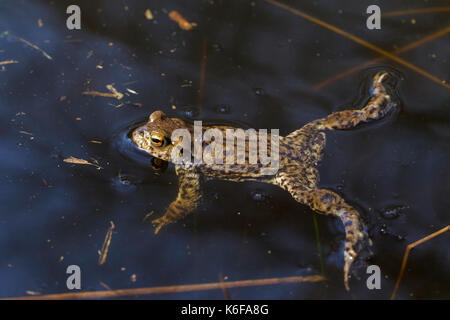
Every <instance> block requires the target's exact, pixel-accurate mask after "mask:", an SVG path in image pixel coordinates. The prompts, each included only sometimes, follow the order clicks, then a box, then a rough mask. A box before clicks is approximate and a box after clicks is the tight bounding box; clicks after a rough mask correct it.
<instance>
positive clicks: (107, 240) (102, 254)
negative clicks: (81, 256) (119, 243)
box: [98, 221, 116, 265]
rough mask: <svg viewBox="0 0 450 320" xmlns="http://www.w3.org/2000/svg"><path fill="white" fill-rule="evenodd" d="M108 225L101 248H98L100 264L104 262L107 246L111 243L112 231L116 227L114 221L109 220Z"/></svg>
mask: <svg viewBox="0 0 450 320" xmlns="http://www.w3.org/2000/svg"><path fill="white" fill-rule="evenodd" d="M110 224H111V225H110V226H109V229H108V232H107V233H106V237H105V241H103V245H102V249H101V250H100V257H99V258H98V264H99V265H102V264H104V263H105V262H106V257H107V256H108V250H109V246H110V244H111V238H112V232H113V230H114V228H115V227H116V226H115V225H114V222H112V221H110Z"/></svg>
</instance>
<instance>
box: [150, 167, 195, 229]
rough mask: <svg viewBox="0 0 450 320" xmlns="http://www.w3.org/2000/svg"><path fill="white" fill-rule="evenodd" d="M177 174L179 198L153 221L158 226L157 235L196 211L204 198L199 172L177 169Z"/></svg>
mask: <svg viewBox="0 0 450 320" xmlns="http://www.w3.org/2000/svg"><path fill="white" fill-rule="evenodd" d="M176 173H177V176H178V195H177V198H176V199H175V201H173V202H172V203H171V204H170V205H169V207H168V208H167V210H166V213H165V214H164V215H163V216H162V217H161V218H158V219H155V220H153V221H152V223H153V224H155V225H156V229H155V234H157V233H158V232H159V230H161V228H162V227H164V226H165V225H167V224H170V223H174V222H176V221H178V220H179V219H182V218H184V217H185V216H187V215H188V214H189V213H191V212H192V211H194V210H195V209H196V208H197V205H198V203H199V201H200V199H201V197H202V195H201V192H200V176H199V173H198V172H196V171H194V170H185V169H182V168H180V167H176Z"/></svg>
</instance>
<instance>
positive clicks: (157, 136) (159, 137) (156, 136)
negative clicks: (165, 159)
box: [151, 131, 164, 147]
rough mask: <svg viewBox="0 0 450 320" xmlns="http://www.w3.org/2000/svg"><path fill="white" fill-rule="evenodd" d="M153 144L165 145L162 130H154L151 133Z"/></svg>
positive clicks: (157, 145) (156, 145)
mask: <svg viewBox="0 0 450 320" xmlns="http://www.w3.org/2000/svg"><path fill="white" fill-rule="evenodd" d="M151 140H152V145H154V146H155V147H162V146H163V145H164V135H163V134H162V133H160V132H155V131H153V132H152V133H151Z"/></svg>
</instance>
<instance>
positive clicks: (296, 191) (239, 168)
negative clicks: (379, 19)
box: [132, 72, 396, 290]
mask: <svg viewBox="0 0 450 320" xmlns="http://www.w3.org/2000/svg"><path fill="white" fill-rule="evenodd" d="M387 77H389V74H388V73H386V72H379V73H377V74H375V75H374V77H373V81H372V86H371V88H370V98H369V100H368V102H367V104H366V105H365V106H364V107H363V108H362V109H360V110H345V111H340V112H335V113H332V114H330V115H329V116H327V117H325V118H322V119H318V120H314V121H312V122H310V123H308V124H306V125H304V126H303V127H302V128H300V129H298V130H296V131H294V132H292V133H290V134H288V135H287V136H285V137H279V141H278V153H279V163H278V170H277V171H276V172H274V173H273V174H269V175H268V174H267V173H263V169H265V168H266V167H267V166H268V164H262V163H261V162H258V163H254V164H251V163H249V161H248V160H249V152H250V151H251V147H249V146H248V144H249V143H248V144H246V149H245V160H246V162H245V163H244V164H236V163H227V162H226V161H223V163H217V162H216V163H206V161H201V162H198V163H195V162H194V161H187V162H182V163H180V162H179V161H177V163H176V164H175V170H176V174H177V175H178V178H179V188H178V196H177V198H176V199H175V200H174V201H173V202H172V203H170V205H169V207H168V209H167V211H166V213H165V214H164V215H163V216H162V217H161V218H158V219H155V220H154V221H153V223H154V224H156V225H157V227H156V229H155V233H158V232H159V230H160V229H161V228H162V227H163V226H165V225H167V224H170V223H173V222H176V221H177V220H179V219H180V218H183V217H185V216H186V215H188V214H189V213H190V212H192V211H193V210H195V209H196V207H197V205H198V203H199V200H200V199H201V197H202V194H201V190H200V177H201V175H203V176H204V177H206V178H207V179H222V180H228V181H235V182H243V181H260V182H265V183H270V184H274V185H277V186H279V187H281V188H283V189H284V190H287V191H288V192H289V193H290V194H291V195H292V197H293V198H294V199H295V200H297V201H298V202H300V203H302V204H305V205H308V206H309V207H310V208H311V209H312V210H314V211H316V212H318V213H321V214H326V215H331V216H335V217H337V218H339V219H340V220H341V221H342V224H343V225H344V229H345V249H344V284H345V287H346V289H347V290H349V286H348V277H349V270H350V266H351V264H352V262H353V261H354V260H355V258H356V256H357V252H358V251H359V250H360V248H361V244H362V243H363V242H365V241H367V240H368V236H367V233H366V232H365V231H364V227H363V223H362V221H361V220H360V215H359V213H358V212H357V210H355V209H354V208H353V207H352V206H350V205H349V204H348V203H347V202H345V200H344V199H343V198H342V197H341V196H340V195H339V194H337V193H336V192H334V191H331V190H327V189H320V188H318V187H317V183H318V180H319V172H318V169H317V165H318V163H319V161H320V160H321V158H322V153H323V149H324V146H325V142H326V136H325V132H326V131H330V130H345V129H351V128H353V127H355V126H357V125H358V124H360V123H362V122H369V121H371V120H377V119H380V118H382V117H384V116H385V115H386V114H387V113H388V112H389V111H390V110H391V109H393V108H394V107H395V106H396V104H395V103H393V102H392V101H391V96H390V95H389V94H388V93H387V91H386V88H385V87H384V86H383V80H385V79H386V78H387ZM211 128H214V129H217V130H219V131H221V132H223V133H224V136H226V133H225V131H226V130H227V129H235V128H233V127H231V126H204V127H203V128H202V130H203V131H202V133H204V132H205V131H206V130H207V129H211ZM177 129H187V130H188V131H189V133H191V134H192V135H191V137H195V134H194V127H193V125H192V124H190V123H188V122H185V121H183V120H181V119H178V118H169V117H168V116H167V115H166V114H165V113H163V112H162V111H155V112H153V113H152V114H151V115H150V117H149V120H148V122H147V123H146V124H145V125H143V126H141V127H138V128H136V129H135V130H134V131H133V133H132V139H133V141H134V143H135V144H136V145H137V146H138V147H139V148H140V149H142V150H145V151H146V152H148V153H149V154H151V155H152V156H154V157H156V158H159V159H162V160H166V161H169V162H174V161H173V159H172V157H173V154H172V151H173V150H174V148H175V147H176V146H177V145H179V144H180V143H181V142H182V140H183V139H181V138H179V139H173V137H172V133H174V131H175V130H177ZM227 139H228V138H227ZM193 140H194V138H192V141H189V143H191V142H192V143H194V141H193ZM270 140H271V139H270V138H269V137H267V141H268V142H271V141H270ZM213 141H214V139H209V140H208V139H206V140H205V141H202V144H201V146H202V148H206V147H208V146H210V144H211V143H212V142H213ZM233 141H235V140H234V138H233ZM246 141H247V142H249V141H250V138H249V137H247V138H246ZM268 145H269V147H268V150H269V151H271V147H270V146H273V145H272V144H271V143H268ZM184 152H186V151H184ZM191 156H192V154H191V155H189V156H188V158H189V157H191ZM223 156H225V155H223ZM235 159H236V158H235Z"/></svg>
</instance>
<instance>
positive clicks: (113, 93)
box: [81, 84, 123, 100]
mask: <svg viewBox="0 0 450 320" xmlns="http://www.w3.org/2000/svg"><path fill="white" fill-rule="evenodd" d="M106 89H108V90H109V91H110V92H111V93H107V92H99V91H84V92H82V93H81V94H84V95H89V96H98V97H106V98H116V99H117V100H120V99H122V98H123V93H121V92H119V91H117V90H116V88H114V87H113V85H112V84H108V85H106Z"/></svg>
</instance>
